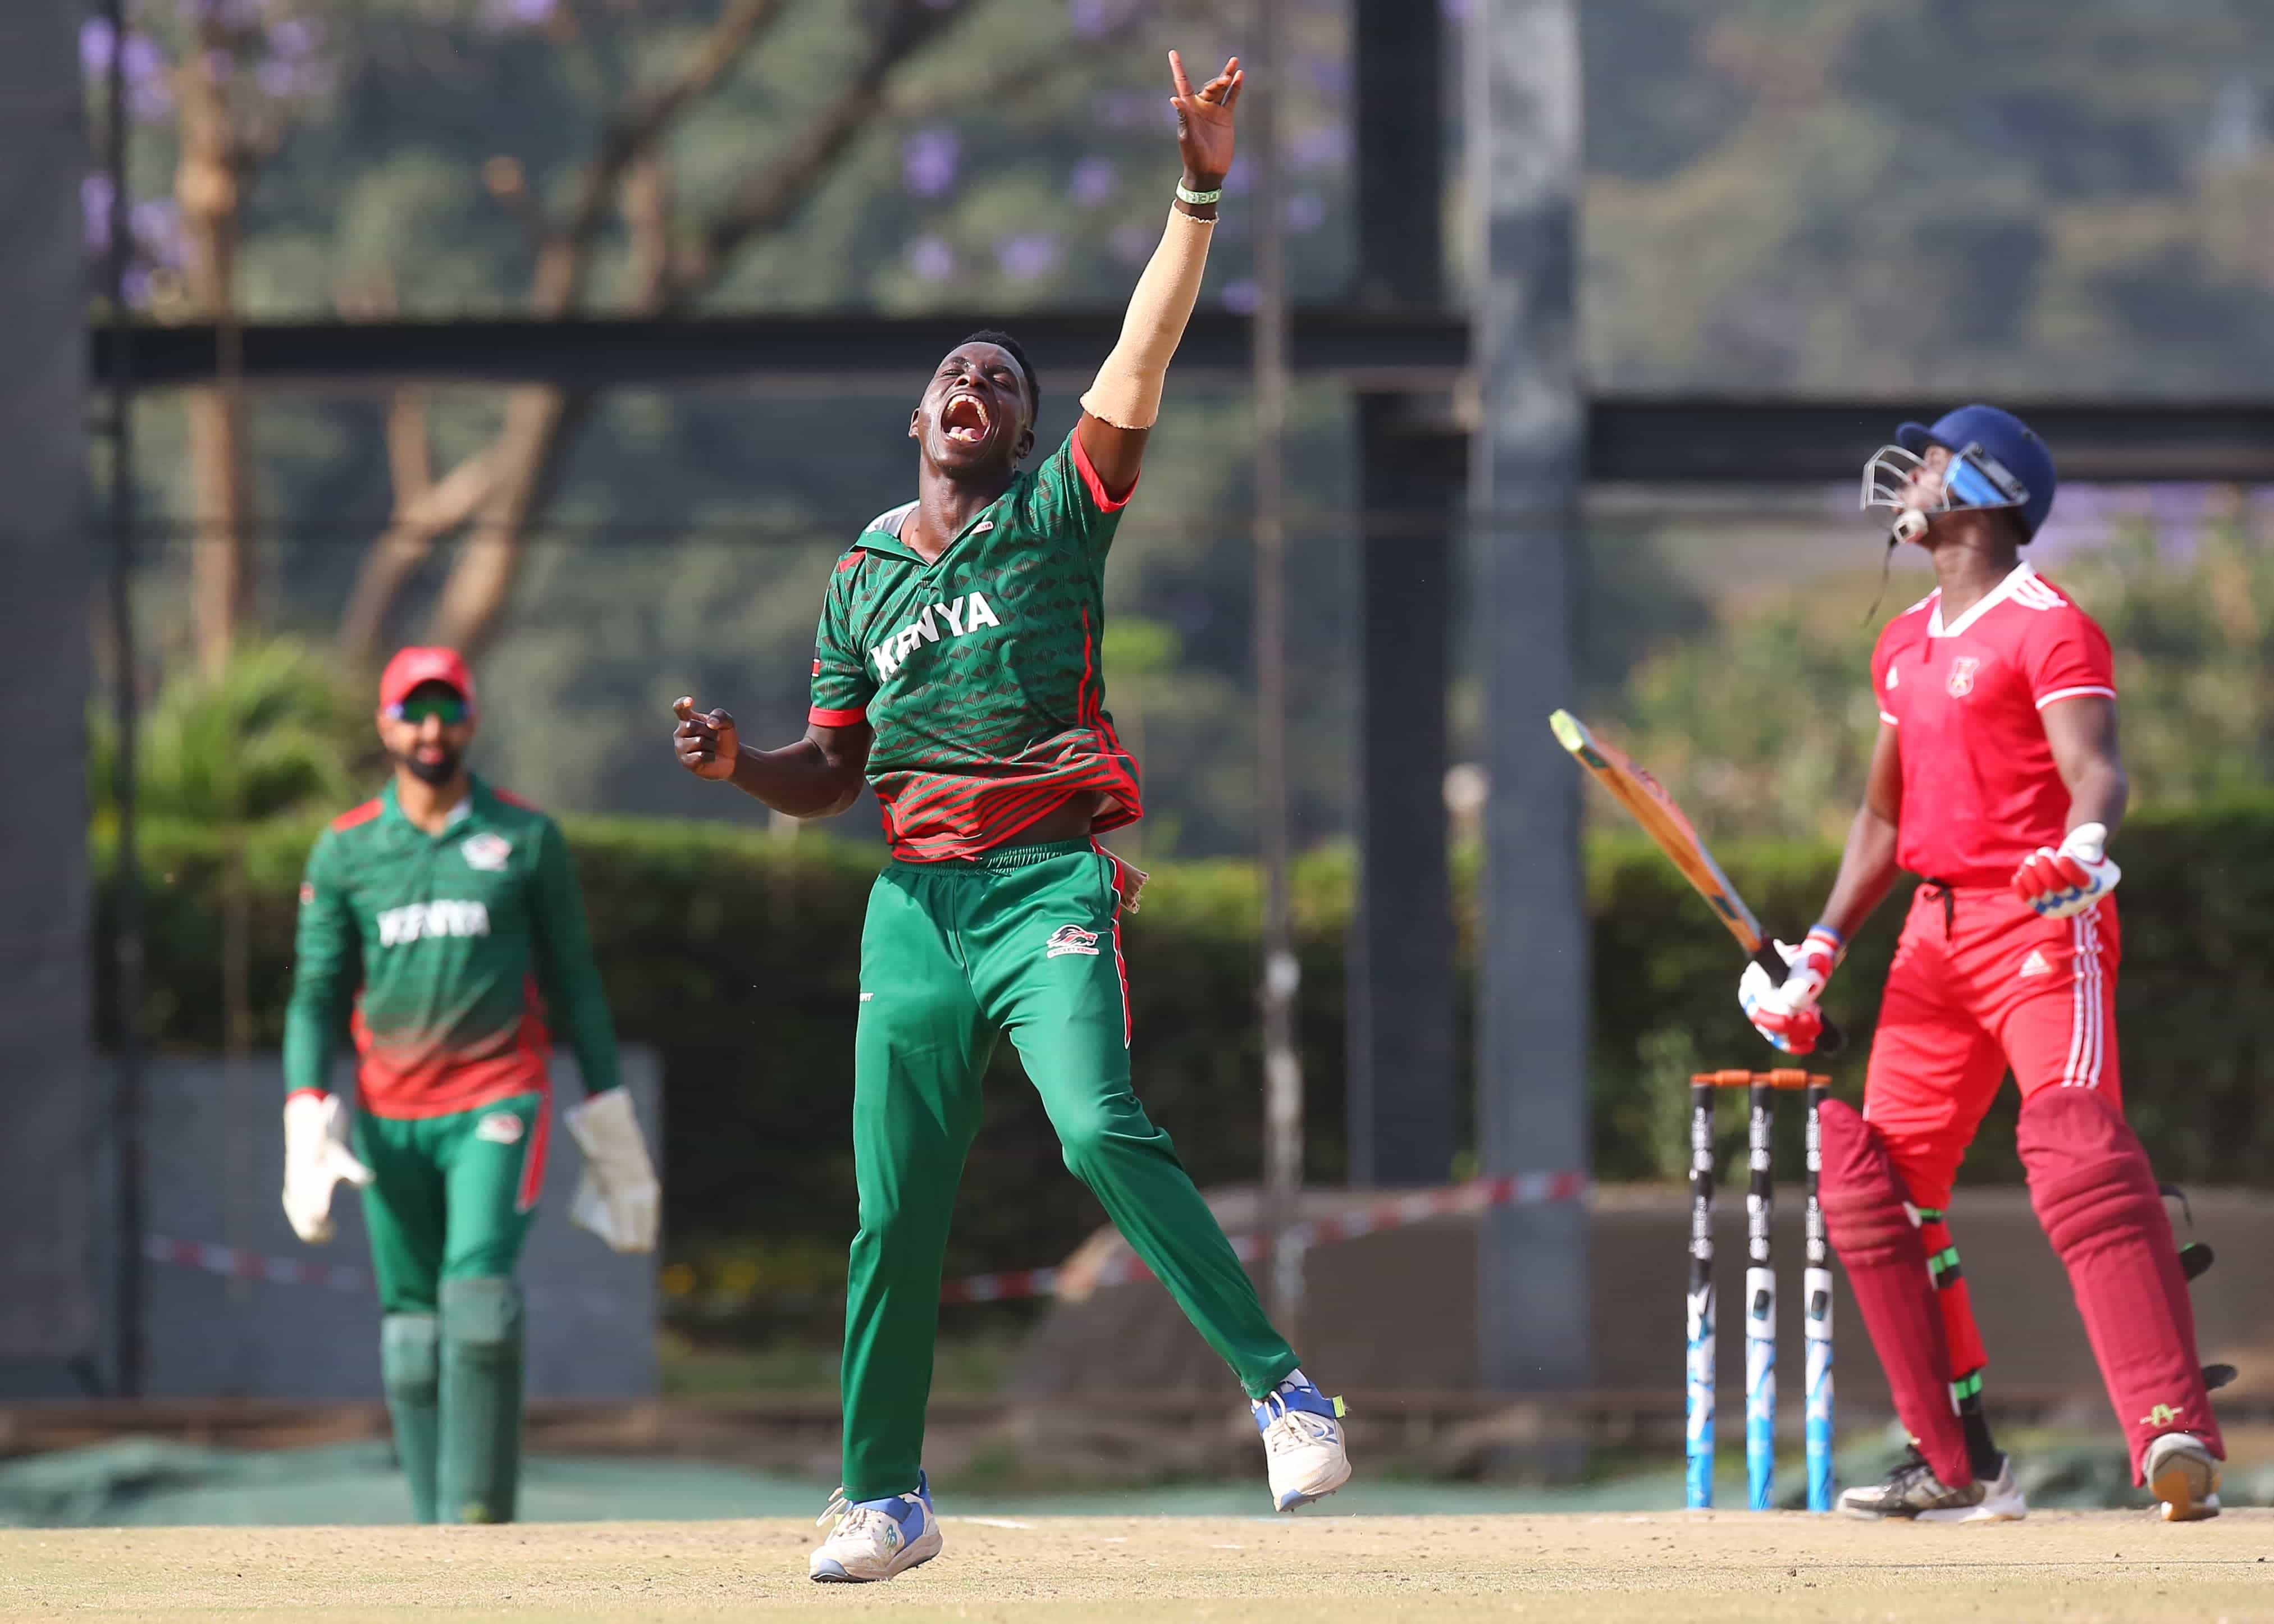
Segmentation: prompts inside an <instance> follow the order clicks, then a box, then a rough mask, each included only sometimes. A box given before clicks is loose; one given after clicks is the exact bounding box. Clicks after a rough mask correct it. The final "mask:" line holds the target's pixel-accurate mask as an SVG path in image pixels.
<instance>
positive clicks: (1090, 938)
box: [1043, 925, 1097, 959]
mask: <svg viewBox="0 0 2274 1624" xmlns="http://www.w3.org/2000/svg"><path fill="white" fill-rule="evenodd" d="M1061 953H1088V955H1089V956H1090V957H1091V958H1092V959H1095V958H1096V957H1097V932H1096V931H1095V930H1084V929H1082V928H1081V926H1080V925H1060V926H1059V927H1058V929H1056V930H1053V931H1051V932H1050V946H1049V947H1047V948H1045V949H1044V950H1043V958H1045V959H1056V958H1057V957H1058V955H1059V954H1061Z"/></svg>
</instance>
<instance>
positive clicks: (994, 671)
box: [674, 53, 1350, 1583]
mask: <svg viewBox="0 0 2274 1624" xmlns="http://www.w3.org/2000/svg"><path fill="white" fill-rule="evenodd" d="M1169 62H1170V68H1171V73H1172V75H1173V78H1174V83H1175V90H1176V94H1175V95H1174V96H1173V97H1172V98H1171V100H1172V102H1173V105H1174V106H1175V109H1176V112H1177V119H1178V126H1177V145H1178V150H1179V152H1180V153H1181V154H1182V156H1183V158H1184V182H1183V184H1181V185H1179V186H1178V188H1177V200H1176V202H1175V204H1174V205H1173V207H1172V210H1171V214H1170V216H1169V221H1168V229H1167V231H1166V233H1165V235H1164V236H1163V238H1162V241H1161V245H1160V247H1159V249H1158V251H1157V252H1156V253H1155V254H1154V256H1153V259H1152V261H1151V263H1150V264H1149V265H1148V266H1147V267H1146V268H1145V271H1144V274H1142V275H1141V277H1140V278H1139V279H1138V282H1137V289H1136V292H1135V293H1134V295H1133V297H1132V298H1131V300H1130V304H1129V311H1128V315H1127V318H1126V321H1125V323H1124V325H1123V327H1122V330H1121V337H1120V341H1119V342H1118V344H1117V345H1116V346H1115V348H1114V350H1113V352H1112V354H1111V355H1110V356H1109V357H1107V358H1106V361H1105V364H1104V365H1103V367H1102V368H1101V369H1100V370H1099V372H1098V374H1097V380H1096V382H1095V383H1094V384H1093V385H1092V386H1091V387H1090V389H1089V392H1088V394H1087V395H1083V396H1082V413H1081V419H1080V421H1079V422H1078V423H1077V425H1075V427H1074V429H1073V432H1072V433H1070V434H1069V435H1068V436H1067V437H1066V440H1065V443H1064V444H1062V445H1061V446H1059V447H1058V449H1057V450H1056V451H1054V452H1052V453H1051V454H1050V455H1049V456H1048V457H1047V458H1045V459H1044V460H1043V462H1042V464H1041V466H1040V467H1039V468H1037V469H1035V470H1031V471H1028V470H1021V469H1020V463H1021V462H1023V461H1024V460H1025V459H1026V457H1027V456H1028V453H1029V452H1030V451H1031V450H1032V448H1033V446H1034V436H1035V407H1036V402H1037V387H1036V383H1035V374H1034V371H1033V369H1032V368H1031V367H1030V366H1029V365H1028V363H1027V359H1026V357H1025V354H1024V352H1023V351H1022V350H1020V348H1019V346H1018V344H1017V343H1016V342H1014V341H1013V340H1012V339H1011V338H1009V337H1008V336H1007V335H1001V334H993V333H983V334H979V335H975V336H974V337H972V338H970V339H968V340H967V341H965V342H963V343H961V344H959V345H958V346H956V348H955V349H954V350H951V351H950V352H949V353H948V355H947V356H946V357H945V358H944V359H943V360H942V361H941V362H940V364H939V365H938V366H937V368H935V369H934V371H933V372H932V376H931V380H930V384H929V385H928V386H927V387H925V389H924V393H923V396H922V400H921V402H919V403H918V404H917V406H916V409H915V413H914V414H913V416H912V417H910V419H909V423H908V437H909V438H910V439H911V440H915V442H916V446H917V457H916V497H915V500H913V501H910V502H906V503H903V504H902V505H901V506H900V507H897V508H892V509H891V510H890V511H889V512H887V513H885V514H883V515H880V516H879V517H877V519H876V520H874V521H873V522H871V523H870V525H869V527H868V529H867V530H864V531H863V532H862V535H861V537H860V538H859V539H858V540H856V541H855V543H854V545H853V546H852V548H851V550H850V551H848V552H847V553H846V554H845V556H844V557H843V558H842V559H841V560H840V561H839V563H838V566H837V569H836V573H835V574H834V575H832V577H831V579H830V583H829V588H828V591H827V595H826V598H825V602H824V605H823V608H822V613H821V628H820V633H819V636H818V639H817V648H816V650H815V653H814V662H813V703H812V710H811V713H810V716H809V722H808V726H807V729H806V733H805V737H804V738H803V739H802V741H799V742H797V743H795V744H793V745H791V746H789V747H788V748H786V749H779V750H771V751H768V750H756V749H752V748H749V747H747V746H744V745H742V743H741V742H740V741H739V739H738V736H737V734H736V732H735V727H734V718H732V717H730V716H728V715H727V714H726V713H725V712H724V711H711V712H708V713H707V714H706V713H698V712H697V711H695V710H694V703H693V701H692V700H689V699H681V700H680V701H679V702H678V704H677V706H676V707H675V709H676V712H677V715H678V717H679V723H678V726H677V728H676V730H675V731H674V746H675V748H676V750H677V754H678V756H679V759H680V761H681V763H683V764H684V765H685V766H687V767H688V768H689V769H690V770H691V771H694V772H696V773H697V774H698V775H700V776H702V777H704V778H715V779H723V780H727V781H731V782H732V783H734V784H735V785H737V786H740V787H741V788H742V789H743V790H744V791H746V792H747V793H749V794H751V795H754V796H756V797H757V799H758V800H760V801H764V803H765V804H766V805H768V806H769V807H772V808H775V809H777V810H779V811H781V812H785V813H788V814H790V815H791V816H799V817H819V816H829V815H832V814H834V813H838V812H841V811H843V810H845V808H847V807H848V806H850V805H851V804H852V803H853V801H854V798H855V794H856V793H857V792H858V790H859V788H860V786H861V782H862V778H863V776H864V775H865V777H866V778H867V779H868V782H869V783H870V785H871V786H874V788H875V790H876V793H877V800H878V801H880V802H881V803H882V805H883V808H884V821H885V836H886V838H887V840H888V842H889V843H890V846H891V850H892V861H891V862H890V864H889V865H888V866H887V867H886V868H885V871H884V872H883V874H882V875H880V876H878V877H877V884H876V888H875V890H874V891H873V892H872V893H871V895H870V904H869V912H868V918H867V921H866V924H865V925H864V927H863V929H862V947H861V1003H860V1009H859V1014H858V1021H857V1026H856V1028H855V1040H854V1072H855V1080H854V1100H853V1145H854V1160H855V1174H856V1178H857V1182H858V1184H859V1187H860V1221H861V1227H860V1232H859V1233H858V1234H857V1235H856V1236H855V1238H854V1241H853V1250H852V1259H851V1267H850V1279H849V1281H848V1283H847V1291H846V1314H845V1321H846V1323H845V1354H844V1381H843V1391H844V1404H845V1439H844V1447H845V1463H844V1483H843V1485H842V1487H841V1488H840V1490H839V1492H838V1496H837V1498H836V1499H835V1500H832V1502H831V1505H830V1508H829V1511H828V1512H826V1513H825V1514H824V1516H823V1521H824V1522H830V1521H831V1519H832V1516H833V1518H834V1526H833V1528H832V1531H831V1532H830V1534H829V1536H828V1538H826V1539H825V1540H824V1541H823V1543H822V1544H821V1545H820V1547H819V1548H818V1549H817V1550H816V1551H815V1552H814V1553H813V1556H812V1560H811V1561H810V1563H809V1573H810V1575H811V1576H812V1577H813V1578H815V1579H817V1580H821V1581H825V1582H832V1583H847V1582H851V1583H859V1582H863V1581H872V1580H879V1579H890V1578H892V1576H893V1575H896V1574H900V1573H902V1572H904V1571H906V1570H907V1569H908V1568H914V1567H915V1566H916V1565H917V1564H919V1563H921V1562H924V1561H928V1560H930V1559H931V1558H932V1557H934V1556H936V1555H937V1554H938V1553H939V1550H940V1532H939V1523H938V1521H937V1518H936V1517H935V1515H933V1512H932V1507H931V1499H930V1491H929V1488H928V1486H927V1485H926V1482H925V1478H924V1474H923V1471H922V1447H923V1433H924V1408H925V1402H926V1399H927V1397H928V1395H929V1394H930V1387H931V1373H932V1344H933V1340H934V1336H935V1333H936V1331H937V1318H938V1303H939V1292H940V1270H941V1260H942V1257H943V1252H944V1249H945V1244H946V1241H947V1231H948V1222H949V1217H950V1214H951V1211H952V1209H953V1206H954V1201H955V1189H956V1184H957V1181H958V1179H959V1178H960V1177H961V1175H962V1171H963V1161H964V1155H965V1153H966V1151H967V1150H968V1148H969V1147H970V1144H971V1140H972V1137H973V1135H974V1134H975V1132H977V1131H978V1128H979V1123H980V1118H981V1115H982V1101H981V1082H982V1079H983V1076H984V1074H985V1072H986V1070H987V1063H988V1060H989V1057H990V1055H991V1054H992V1053H993V1050H994V1048H995V1044H996V1041H997V1040H998V1036H999V1035H1000V1034H1005V1033H1007V1034H1009V1036H1010V1039H1011V1041H1012V1042H1013V1043H1014V1044H1015V1045H1017V1047H1018V1050H1019V1055H1020V1059H1021V1060H1022V1061H1023V1062H1024V1064H1025V1066H1026V1071H1027V1075H1028V1078H1029V1079H1031V1080H1032V1081H1033V1083H1034V1086H1035V1089H1036V1091H1037V1092H1039V1093H1040V1094H1041V1095H1042V1099H1043V1107H1044V1109H1047V1110H1048V1112H1049V1113H1050V1121H1051V1124H1052V1125H1053V1126H1054V1127H1056V1129H1057V1130H1058V1139H1059V1140H1060V1142H1061V1143H1062V1145H1063V1146H1064V1148H1065V1163H1066V1166H1067V1167H1068V1168H1069V1169H1072V1170H1073V1173H1074V1174H1075V1175H1076V1176H1077V1177H1080V1178H1081V1180H1082V1181H1083V1182H1084V1183H1085V1184H1088V1186H1089V1187H1090V1189H1091V1190H1092V1191H1094V1192H1096V1195H1097V1198H1098V1199H1099V1200H1100V1201H1101V1202H1102V1203H1103V1205H1104V1207H1105V1210H1106V1211H1107V1213H1109V1214H1111V1217H1112V1219H1113V1222H1115V1224H1116V1225H1118V1227H1119V1229H1120V1230H1121V1233H1122V1234H1123V1235H1124V1236H1125V1237H1127V1239H1128V1241H1129V1244H1131V1245H1132V1246H1133V1248H1134V1249H1135V1250H1136V1252H1137V1253H1138V1255H1139V1256H1140V1257H1141V1258H1142V1259H1144V1260H1145V1263H1146V1264H1147V1266H1148V1267H1150V1268H1151V1269H1152V1271H1153V1273H1154V1274H1155V1275H1156V1276H1157V1277H1158V1278H1159V1279H1160V1280H1161V1281H1162V1282H1163V1284H1165V1285H1166V1286H1167V1287H1168V1289H1169V1291H1170V1293H1171V1296H1173V1297H1175V1298H1176V1300H1177V1303H1178V1305H1179V1306H1180V1307H1181V1308H1182V1309H1183V1310H1184V1312H1186V1315H1187V1316H1189V1317H1190V1319H1192V1321H1193V1325H1194V1326H1195V1327H1197V1328H1198V1329H1199V1331H1200V1333H1201V1335H1202V1336H1204V1337H1206V1338H1207V1339H1208V1342H1209V1345H1210V1346H1211V1347H1213V1348H1214V1349H1215V1350H1216V1352H1217V1353H1219V1354H1221V1355H1222V1356H1223V1357H1224V1361H1225V1363H1226V1364H1228V1365H1231V1368H1232V1370H1233V1371H1234V1372H1236V1373H1237V1374H1238V1376H1239V1380H1240V1383H1241V1385H1242V1386H1243V1387H1246V1390H1247V1394H1248V1396H1249V1399H1250V1401H1251V1402H1252V1403H1253V1405H1254V1411H1255V1418H1256V1424H1257V1426H1258V1428H1259V1430H1260V1431H1261V1432H1262V1434H1263V1441H1264V1447H1265V1456H1266V1460H1267V1462H1268V1470H1269V1477H1270V1484H1271V1492H1272V1496H1273V1499H1274V1500H1275V1501H1276V1504H1277V1505H1278V1507H1280V1508H1281V1509H1282V1510H1286V1509H1290V1508H1291V1507H1296V1506H1299V1505H1302V1504H1304V1503H1306V1502H1307V1501H1310V1500H1315V1499H1317V1498H1318V1497H1319V1496H1321V1495H1323V1494H1327V1493H1330V1492H1333V1491H1334V1490H1335V1489H1336V1488H1337V1487H1339V1486H1340V1485H1342V1484H1343V1483H1344V1480H1345V1479H1347V1478H1348V1477H1349V1476H1350V1464H1349V1461H1348V1458H1347V1456H1346V1455H1345V1453H1344V1440H1343V1428H1342V1425H1341V1423H1340V1420H1339V1417H1340V1414H1341V1406H1340V1401H1338V1400H1334V1399H1329V1398H1327V1397H1325V1396H1323V1395H1321V1393H1320V1391H1319V1390H1318V1388H1317V1387H1314V1386H1313V1385H1312V1383H1311V1382H1310V1381H1309V1380H1306V1378H1305V1376H1304V1374H1303V1372H1302V1371H1301V1370H1300V1368H1299V1365H1298V1363H1297V1360H1296V1357H1295V1356H1294V1354H1293V1353H1292V1352H1291V1350H1289V1348H1288V1346H1287V1343H1286V1342H1285V1340H1284V1338H1282V1337H1281V1336H1280V1335H1278V1333H1277V1332H1276V1331H1275V1330H1274V1329H1273V1328H1272V1327H1271V1324H1270V1322H1269V1319H1267V1318H1266V1317H1265V1315H1264V1312H1263V1310H1262V1307H1261V1304H1260V1303H1259V1302H1258V1301H1257V1298H1256V1294H1255V1290H1254V1287H1253V1285H1252V1284H1250V1282H1249V1281H1248V1278H1247V1275H1246V1271H1245V1270H1243V1269H1242V1268H1241V1267H1240V1264H1239V1259H1238V1258H1237V1257H1236V1256H1235V1255H1234V1254H1233V1252H1232V1249H1231V1245H1230V1244H1228V1243H1227V1242H1226V1240H1225V1238H1224V1231H1223V1230H1222V1229H1220V1228H1219V1227H1218V1226H1217V1224H1216V1218H1215V1216H1214V1214H1211V1213H1210V1212H1209V1208H1208V1206H1207V1204H1206V1203H1205V1202H1203V1201H1202V1200H1201V1197H1200V1193H1199V1192H1197V1191H1196V1190H1195V1189H1194V1188H1193V1183H1192V1180H1191V1178H1190V1177H1188V1176H1187V1175H1186V1172H1185V1169H1184V1167H1183V1165H1182V1164H1181V1163H1180V1162H1178V1160H1177V1155H1176V1151H1175V1148H1174V1147H1172V1146H1171V1143H1170V1141H1169V1136H1168V1135H1167V1134H1165V1133H1163V1132H1162V1131H1161V1130H1160V1129H1159V1128H1157V1127H1156V1126H1154V1124H1152V1123H1151V1122H1150V1121H1149V1120H1148V1118H1147V1116H1146V1115H1145V1111H1144V1108H1143V1107H1142V1106H1141V1105H1140V1104H1139V1103H1138V1101H1137V1098H1136V1096H1135V1094H1133V1093H1132V1092H1131V1090H1130V1082H1129V1043H1130V1035H1131V1034H1130V1022H1129V1006H1128V989H1127V985H1126V981H1125V979H1124V973H1123V966H1122V959H1121V936H1120V916H1121V914H1122V911H1123V910H1124V909H1125V908H1127V907H1130V906H1133V904H1134V902H1135V900H1136V888H1137V886H1138V884H1139V883H1141V879H1142V877H1143V876H1141V875H1139V874H1138V873H1137V872H1136V871H1135V870H1133V869H1131V868H1127V867H1126V866H1125V865H1124V864H1122V863H1121V862H1120V861H1118V860H1117V859H1116V858H1114V857H1113V856H1112V855H1111V853H1107V852H1105V851H1103V850H1101V849H1100V848H1099V847H1098V846H1096V844H1095V843H1094V840H1093V836H1094V835H1096V833H1098V832H1100V831H1105V830H1111V829H1118V828H1119V827H1121V826H1122V825H1124V824H1126V823H1133V822H1134V821H1135V820H1136V819H1137V818H1138V817H1139V816H1141V810H1142V808H1141V803H1140V797H1139V789H1138V777H1137V763H1135V762H1134V761H1133V759H1132V758H1131V757H1130V756H1129V754H1128V752H1127V751H1126V750H1125V749H1124V748H1122V745H1121V741H1120V740H1119V739H1118V737H1117V736H1116V735H1115V733H1114V730H1113V720H1112V718H1111V716H1110V715H1109V714H1108V713H1107V711H1106V709H1105V688H1104V680H1103V673H1102V672H1101V670H1100V668H1099V665H1098V650H1099V649H1100V647H1101V644H1102V642H1103V629H1104V617H1103V606H1104V595H1103V577H1104V567H1105V556H1106V550H1107V548H1108V547H1109V546H1110V545H1111V543H1112V540H1113V534H1114V530H1115V529H1116V527H1117V526H1118V523H1119V522H1120V514H1121V510H1122V508H1124V507H1125V506H1126V504H1127V502H1128V500H1129V499H1130V495H1131V493H1132V492H1133V491H1134V490H1135V488H1136V485H1137V474H1138V465H1139V462H1140V461H1141V458H1142V457H1143V455H1144V450H1145V440H1146V436H1147V434H1148V432H1149V431H1150V430H1151V428H1152V426H1153V424H1154V421H1155V419H1156V417H1157V416H1158V414H1159V408H1160V401H1161V389H1162V382H1163V376H1164V374H1165V372H1166V371H1167V368H1168V365H1169V358H1170V357H1171V355H1172V354H1174V353H1175V350H1176V348H1177V342H1178V339H1179V338H1180V337H1181V336H1182V335H1183V332H1184V328H1185V324H1186V320H1187V319H1188V318H1189V317H1190V316H1191V314H1192V310H1193V300H1194V298H1195V297H1196V296H1197V295H1198V293H1199V291H1200V285H1201V272H1202V269H1203V268H1204V267H1205V265H1206V262H1207V258H1208V248H1209V238H1210V237H1211V236H1212V234H1213V232H1214V229H1215V224H1216V203H1217V199H1218V198H1219V196H1220V195H1221V189H1222V186H1223V182H1224V171H1225V170H1226V169H1228V168H1229V167H1230V165H1231V154H1232V109H1233V107H1234V106H1235V104H1236V103H1237V102H1238V101H1239V93H1240V86H1241V83H1242V75H1241V73H1240V71H1239V63H1238V61H1237V59H1234V60H1233V61H1231V62H1229V63H1227V64H1225V66H1224V71H1223V72H1222V73H1219V74H1218V75H1217V76H1216V78H1215V79H1211V80H1210V81H1209V83H1208V84H1207V85H1205V86H1202V87H1201V89H1200V90H1199V91H1197V92H1195V91H1194V90H1193V87H1192V86H1191V84H1190V82H1189V81H1188V80H1187V79H1186V76H1185V70H1184V66H1183V64H1182V62H1181V61H1180V60H1179V59H1178V57H1177V56H1175V55H1174V54H1173V53H1172V54H1171V56H1170V58H1169Z"/></svg>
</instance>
